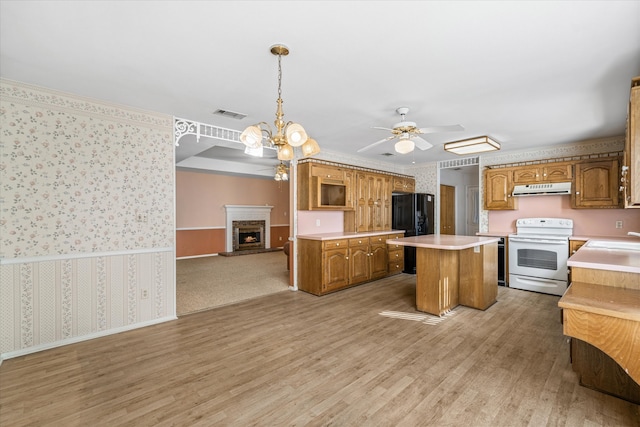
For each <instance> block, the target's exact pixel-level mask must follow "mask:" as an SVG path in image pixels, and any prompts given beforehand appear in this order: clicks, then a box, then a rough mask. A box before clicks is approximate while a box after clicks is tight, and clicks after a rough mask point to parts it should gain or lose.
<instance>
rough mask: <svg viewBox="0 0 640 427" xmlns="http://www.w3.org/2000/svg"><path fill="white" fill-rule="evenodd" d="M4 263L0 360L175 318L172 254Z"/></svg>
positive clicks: (139, 253) (165, 250) (1, 267)
mask: <svg viewBox="0 0 640 427" xmlns="http://www.w3.org/2000/svg"><path fill="white" fill-rule="evenodd" d="M2 261H3V262H2V265H0V357H1V358H2V359H7V358H11V357H16V356H21V355H24V354H28V353H33V352H35V351H40V350H44V349H46V348H53V347H57V346H60V345H65V344H70V343H73V342H78V341H82V340H84V339H91V338H96V337H98V336H104V335H109V334H112V333H116V332H122V331H124V330H128V329H136V328H139V327H142V326H148V325H150V324H154V323H159V322H162V321H167V320H172V319H175V318H176V308H175V307H176V303H175V295H176V291H175V251H174V249H173V248H154V249H149V250H136V251H130V252H118V253H115V252H111V253H101V254H83V255H78V256H67V257H65V258H61V257H60V256H55V257H36V258H29V259H25V260H21V259H12V260H7V259H5V260H2Z"/></svg>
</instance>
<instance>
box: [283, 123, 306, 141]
mask: <svg viewBox="0 0 640 427" xmlns="http://www.w3.org/2000/svg"><path fill="white" fill-rule="evenodd" d="M286 136H287V142H288V143H289V145H291V146H292V147H300V146H301V145H302V144H304V143H305V142H306V141H307V139H308V138H309V136H308V135H307V132H306V131H305V130H304V128H303V127H302V125H300V124H298V123H289V125H288V126H287V131H286Z"/></svg>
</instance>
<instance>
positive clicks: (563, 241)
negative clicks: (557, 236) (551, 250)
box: [509, 237, 569, 245]
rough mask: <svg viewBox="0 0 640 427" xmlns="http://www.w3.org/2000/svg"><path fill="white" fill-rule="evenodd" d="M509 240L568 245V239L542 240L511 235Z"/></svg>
mask: <svg viewBox="0 0 640 427" xmlns="http://www.w3.org/2000/svg"><path fill="white" fill-rule="evenodd" d="M509 242H521V243H547V244H552V245H568V244H569V242H568V241H566V240H542V239H525V238H522V237H509Z"/></svg>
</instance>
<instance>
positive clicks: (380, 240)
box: [369, 234, 388, 245]
mask: <svg viewBox="0 0 640 427" xmlns="http://www.w3.org/2000/svg"><path fill="white" fill-rule="evenodd" d="M387 239H388V235H387V234H385V235H381V236H372V237H369V243H371V244H372V245H375V244H380V243H382V244H384V243H386V241H387Z"/></svg>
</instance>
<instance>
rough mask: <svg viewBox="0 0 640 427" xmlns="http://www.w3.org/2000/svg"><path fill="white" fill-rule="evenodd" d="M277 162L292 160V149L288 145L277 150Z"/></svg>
mask: <svg viewBox="0 0 640 427" xmlns="http://www.w3.org/2000/svg"><path fill="white" fill-rule="evenodd" d="M278 160H285V161H288V160H293V147H291V146H290V145H289V144H285V145H281V146H280V147H279V148H278Z"/></svg>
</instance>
